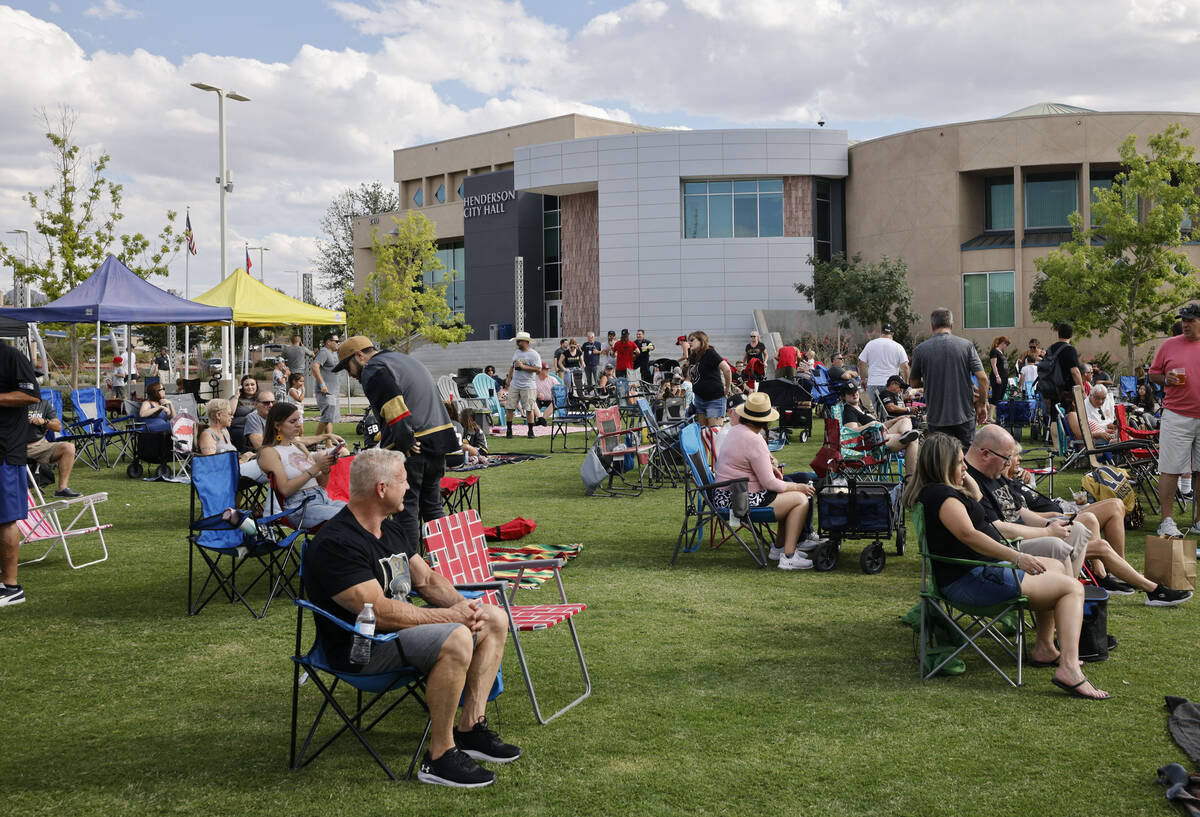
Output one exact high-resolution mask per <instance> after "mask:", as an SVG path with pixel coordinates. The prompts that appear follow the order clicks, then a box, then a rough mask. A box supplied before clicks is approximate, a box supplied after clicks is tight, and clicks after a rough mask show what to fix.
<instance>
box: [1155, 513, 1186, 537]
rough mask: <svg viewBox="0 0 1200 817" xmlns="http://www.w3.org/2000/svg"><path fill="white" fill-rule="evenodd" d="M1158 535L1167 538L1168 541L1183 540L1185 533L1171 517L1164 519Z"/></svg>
mask: <svg viewBox="0 0 1200 817" xmlns="http://www.w3.org/2000/svg"><path fill="white" fill-rule="evenodd" d="M1158 535H1159V536H1165V537H1167V538H1168V539H1182V538H1183V531H1181V530H1180V529H1179V526H1178V525H1176V524H1175V520H1174V519H1172V518H1171V517H1169V516H1167V517H1163V521H1162V522H1160V523H1159V525H1158Z"/></svg>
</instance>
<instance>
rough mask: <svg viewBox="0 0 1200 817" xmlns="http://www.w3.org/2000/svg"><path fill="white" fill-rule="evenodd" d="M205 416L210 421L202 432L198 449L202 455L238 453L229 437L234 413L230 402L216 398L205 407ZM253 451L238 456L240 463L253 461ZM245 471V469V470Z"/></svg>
mask: <svg viewBox="0 0 1200 817" xmlns="http://www.w3.org/2000/svg"><path fill="white" fill-rule="evenodd" d="M204 416H205V417H206V418H207V419H208V428H206V429H204V430H203V431H201V432H200V439H199V440H198V441H197V447H198V448H199V449H200V453H201V454H202V455H205V456H207V455H209V454H220V453H221V452H223V451H236V450H237V447H236V446H235V445H234V444H233V440H232V439H231V437H230V435H229V421H230V418H231V417H232V412H230V410H229V401H228V400H226V399H224V398H222V397H214V398H213V399H212V400H209V401H208V402H207V403H205V405H204ZM254 457H255V454H254V452H253V451H247V452H246V453H245V454H240V455H238V462H239V463H242V464H245V463H247V462H249V461H251V460H253V459H254ZM243 470H245V469H243Z"/></svg>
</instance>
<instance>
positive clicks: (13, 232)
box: [8, 229, 33, 308]
mask: <svg viewBox="0 0 1200 817" xmlns="http://www.w3.org/2000/svg"><path fill="white" fill-rule="evenodd" d="M8 234H9V235H21V234H24V236H25V269H26V270H28V269H29V231H28V230H21V229H16V230H9V231H8ZM21 290H24V292H25V297H24V298H23V299H22V300H24V301H25V303H24V304H18V303H17V292H19V291H21ZM32 305H33V303H32V297H31V295H30V291H29V282H28V281H26V282H25V286H23V287H19V286H17V273H16V270H14V271H13V306H24V307H25V308H29V307H30V306H32Z"/></svg>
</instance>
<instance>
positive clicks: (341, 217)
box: [313, 182, 400, 309]
mask: <svg viewBox="0 0 1200 817" xmlns="http://www.w3.org/2000/svg"><path fill="white" fill-rule="evenodd" d="M398 209H400V197H399V196H397V195H396V191H394V190H391V189H389V188H387V187H384V186H383V185H382V184H380V183H379V182H370V183H366V182H364V183H363V184H360V185H359V186H358V189H357V190H356V189H354V188H352V187H349V188H346V189H345V190H343V191H342V192H341V193H339V194H338V195H337V197H336V198H334V200H333V201H332V202H330V203H329V207H328V208H327V209H326V210H325V215H324V216H323V217H322V218H321V230H322V231H323V232H324V233H325V237H323V238H318V239H317V258H316V259H315V260H314V262H313V263H315V264H316V267H317V275H318V277H319V280H320V281H321V285H322V286H323V287H324V288H325V290H327V291H328V292H330V293H331V297H330V302H329V303H327V304H326V306H328V307H329V308H330V309H342V308H344V302H343V298H344V294H345V292H346V290H347V289H349V288H351V287H353V286H354V219H356V218H360V217H362V216H370V215H374V214H376V213H390V212H391V211H393V210H398Z"/></svg>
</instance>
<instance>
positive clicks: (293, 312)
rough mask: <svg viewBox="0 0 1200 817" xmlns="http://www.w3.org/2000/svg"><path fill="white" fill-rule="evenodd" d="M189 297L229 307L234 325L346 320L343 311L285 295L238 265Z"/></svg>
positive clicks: (337, 322) (325, 323)
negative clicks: (210, 287)
mask: <svg viewBox="0 0 1200 817" xmlns="http://www.w3.org/2000/svg"><path fill="white" fill-rule="evenodd" d="M192 300H193V301H195V302H196V303H200V304H207V305H209V306H227V307H230V308H231V309H232V310H233V322H234V323H235V324H236V325H238V326H283V325H285V324H296V325H299V326H306V325H311V326H330V325H338V326H340V325H341V324H344V323H345V322H346V313H344V312H338V311H335V310H332V309H323V308H321V307H319V306H313V305H312V304H306V303H304V302H303V301H297V300H296V299H295V298H289V297H288V296H287V295H284V294H283V293H282V292H277V291H275V290H273V289H271V288H270V287H269V286H267V285H266V284H264V283H262V282H261V281H258V280H255V279H254V278H252V277H250V273H248V272H246V270H244V269H242V268H241V267H238V268H237V269H236V270H234V271H233V274H232V275H230V276H228V277H227V278H226V279H225V280H224V281H222V282H221V283H219V284H217V285H216V286H215V287H213V288H212V289H210V290H209V291H208V292H205V293H204V294H203V295H199V296H197V297H195V298H192Z"/></svg>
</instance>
